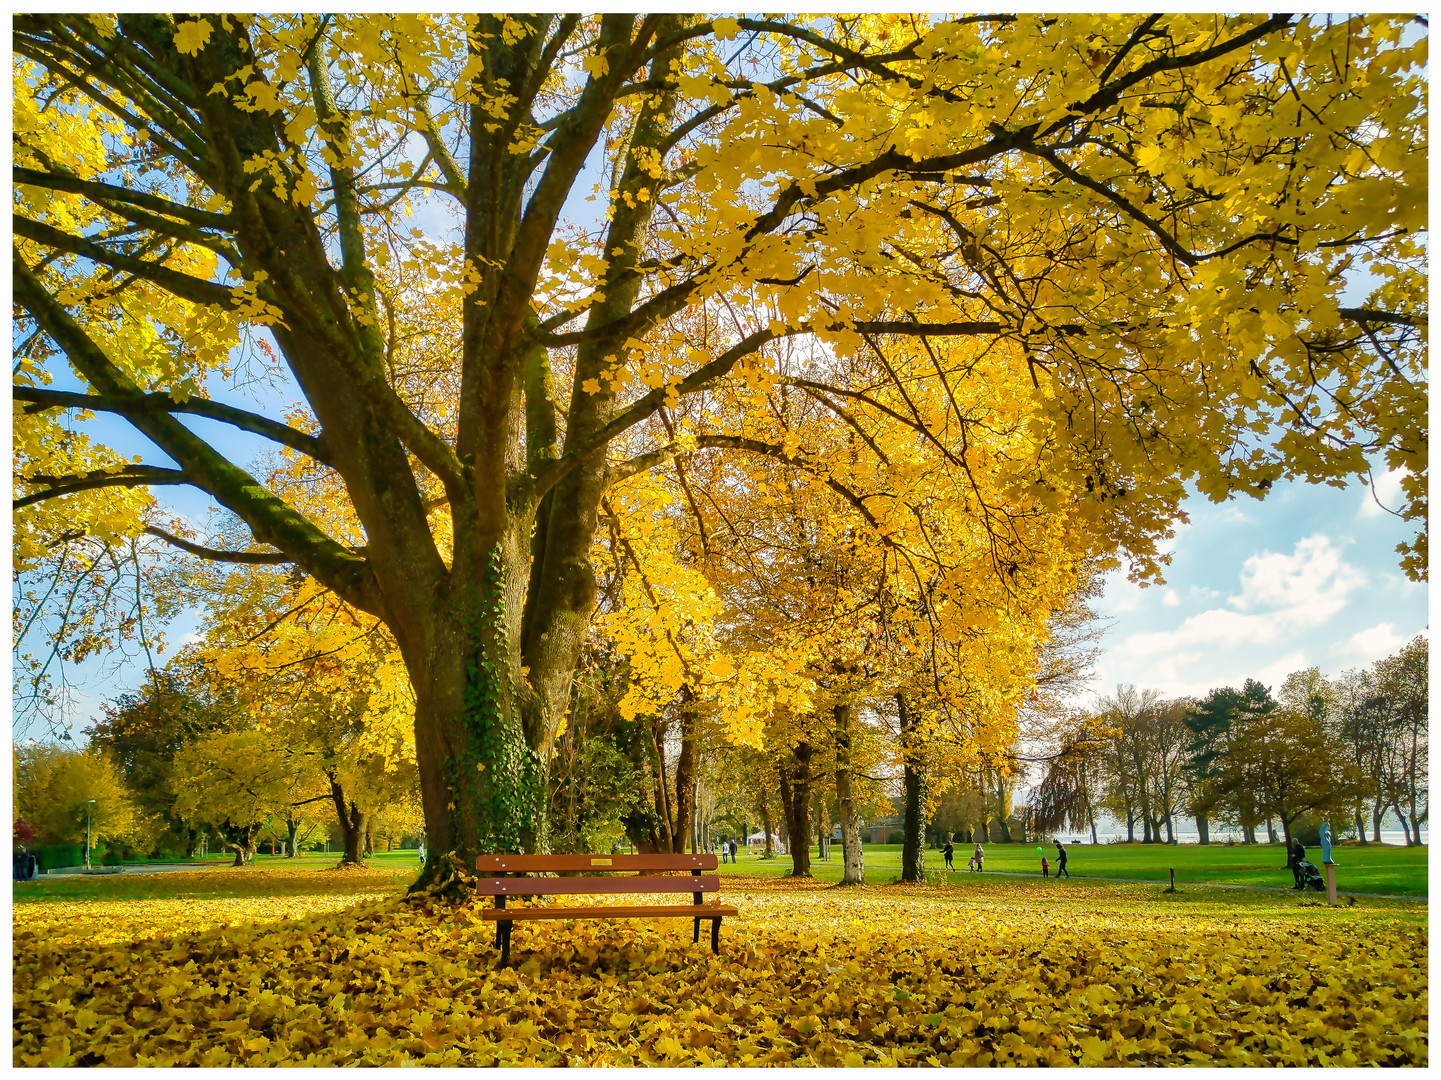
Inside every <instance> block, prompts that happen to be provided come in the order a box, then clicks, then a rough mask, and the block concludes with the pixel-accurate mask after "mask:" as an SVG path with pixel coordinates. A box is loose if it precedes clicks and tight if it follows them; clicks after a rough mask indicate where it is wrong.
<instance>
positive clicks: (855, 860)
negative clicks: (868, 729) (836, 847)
mask: <svg viewBox="0 0 1441 1080" xmlns="http://www.w3.org/2000/svg"><path fill="white" fill-rule="evenodd" d="M833 715H834V716H835V725H836V726H835V740H836V807H837V810H838V812H839V816H840V819H841V850H842V858H843V859H844V860H845V866H844V868H843V870H842V872H841V884H842V885H864V884H865V883H866V861H865V853H864V851H863V849H862V848H861V825H860V814H859V813H858V811H857V808H856V798H855V791H854V787H853V778H852V776H851V739H852V736H853V730H854V727H855V721H856V707H855V705H853V704H851V703H849V702H846V703H844V704H839V705H836V706H835V708H834V710H833ZM806 856H807V859H809V857H810V848H809V847H807V848H806ZM806 871H807V873H809V871H810V867H809V866H807V868H806Z"/></svg>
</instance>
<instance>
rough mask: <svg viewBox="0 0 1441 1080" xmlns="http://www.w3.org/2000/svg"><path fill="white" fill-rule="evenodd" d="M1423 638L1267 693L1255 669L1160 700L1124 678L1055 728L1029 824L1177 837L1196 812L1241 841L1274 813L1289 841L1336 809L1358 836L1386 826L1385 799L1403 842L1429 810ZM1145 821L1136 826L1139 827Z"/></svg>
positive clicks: (1208, 825) (1204, 835)
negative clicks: (1198, 692)
mask: <svg viewBox="0 0 1441 1080" xmlns="http://www.w3.org/2000/svg"><path fill="white" fill-rule="evenodd" d="M1426 663H1427V642H1426V639H1425V638H1424V637H1419V636H1418V637H1416V638H1414V639H1413V640H1412V641H1411V642H1409V643H1408V644H1407V645H1406V646H1405V647H1404V648H1403V649H1402V650H1401V651H1400V652H1398V653H1396V654H1395V655H1393V656H1388V657H1386V658H1384V659H1382V660H1379V661H1377V662H1376V663H1375V664H1373V665H1372V666H1371V667H1369V668H1364V669H1354V670H1351V671H1347V672H1344V673H1342V674H1341V675H1339V676H1336V677H1335V678H1330V679H1328V678H1326V677H1325V676H1323V675H1322V674H1321V672H1320V670H1319V669H1317V668H1314V667H1311V668H1306V669H1304V670H1302V671H1297V672H1294V673H1292V674H1291V675H1290V676H1288V677H1287V678H1286V680H1285V681H1284V682H1283V684H1282V685H1281V688H1280V690H1279V691H1278V692H1277V693H1276V694H1275V695H1274V696H1273V695H1272V692H1271V689H1270V688H1268V687H1266V686H1263V685H1262V684H1261V683H1259V682H1257V681H1256V680H1254V679H1247V680H1246V682H1245V683H1244V685H1242V686H1241V687H1240V688H1239V689H1237V688H1235V687H1229V686H1228V687H1220V688H1217V689H1215V690H1212V691H1211V692H1210V693H1209V694H1207V695H1206V697H1205V698H1202V699H1200V700H1196V699H1193V698H1177V699H1172V700H1166V699H1165V698H1164V697H1163V696H1162V695H1161V694H1160V693H1159V692H1158V691H1155V690H1144V689H1143V690H1138V689H1137V688H1136V687H1134V686H1121V687H1118V688H1117V690H1116V692H1115V693H1114V694H1112V695H1110V696H1108V697H1105V698H1102V699H1101V700H1100V702H1099V703H1098V706H1097V708H1095V709H1093V710H1092V711H1090V712H1088V713H1084V714H1079V715H1076V716H1073V717H1071V718H1069V720H1068V721H1067V722H1065V723H1063V724H1061V725H1060V726H1059V727H1058V728H1057V731H1056V739H1055V741H1056V747H1055V752H1054V753H1053V754H1051V755H1049V756H1048V757H1047V758H1046V760H1045V761H1044V774H1043V777H1042V780H1041V782H1040V784H1039V785H1038V786H1037V787H1036V788H1035V789H1034V790H1033V792H1032V794H1031V797H1030V800H1029V803H1028V806H1029V810H1030V815H1031V822H1032V825H1033V827H1034V828H1035V829H1037V830H1040V831H1050V830H1056V829H1070V830H1075V831H1082V830H1086V829H1089V830H1090V832H1091V837H1092V840H1093V841H1094V840H1095V839H1096V816H1097V814H1098V813H1101V812H1104V813H1107V814H1109V815H1111V816H1112V817H1113V818H1114V819H1115V820H1116V821H1118V822H1123V823H1124V824H1125V828H1126V839H1127V840H1128V841H1136V840H1138V839H1139V840H1140V841H1141V842H1142V843H1161V842H1165V843H1174V842H1175V822H1176V820H1177V819H1178V818H1180V817H1191V818H1194V819H1195V822H1196V831H1197V833H1198V835H1199V838H1200V842H1201V843H1203V844H1206V843H1210V842H1211V833H1212V830H1214V829H1217V828H1218V827H1224V828H1228V829H1236V830H1239V831H1240V832H1241V834H1242V837H1243V840H1244V842H1245V843H1248V844H1252V843H1256V842H1257V840H1258V830H1261V829H1264V830H1265V832H1266V839H1267V840H1268V841H1271V842H1274V841H1275V840H1276V839H1277V838H1278V837H1277V833H1276V829H1277V826H1278V825H1279V828H1280V833H1281V837H1283V838H1284V839H1285V841H1286V842H1287V843H1288V844H1289V843H1290V841H1291V838H1292V836H1293V835H1294V834H1296V833H1297V831H1298V830H1300V831H1302V832H1304V833H1307V834H1311V833H1314V831H1315V830H1316V829H1317V828H1318V827H1319V825H1320V823H1321V822H1322V821H1330V822H1332V824H1333V827H1335V828H1336V830H1337V832H1338V834H1339V833H1341V832H1349V831H1354V833H1355V835H1356V837H1357V839H1358V840H1359V841H1360V842H1361V843H1363V844H1364V843H1367V842H1368V837H1367V831H1368V828H1369V831H1370V837H1369V840H1370V841H1377V842H1379V841H1380V839H1381V822H1382V819H1383V818H1384V817H1385V816H1386V814H1387V813H1388V812H1389V813H1391V814H1393V815H1395V817H1396V819H1397V820H1398V821H1399V822H1400V824H1401V828H1402V830H1403V832H1404V834H1405V836H1406V842H1407V844H1408V845H1416V844H1419V843H1420V842H1421V827H1422V826H1423V825H1424V824H1425V822H1426V820H1427V817H1428V813H1429V810H1428V791H1427V771H1428V760H1429V759H1428V747H1427V669H1426ZM1138 834H1139V835H1138Z"/></svg>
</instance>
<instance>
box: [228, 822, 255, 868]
mask: <svg viewBox="0 0 1441 1080" xmlns="http://www.w3.org/2000/svg"><path fill="white" fill-rule="evenodd" d="M259 835H260V826H259V825H244V826H236V827H232V828H227V829H225V830H224V832H223V836H224V841H225V850H226V851H233V852H234V853H235V861H234V862H233V863H231V864H230V865H231V866H249V865H250V864H251V863H252V862H253V861H254V859H255V838H256V837H257V836H259Z"/></svg>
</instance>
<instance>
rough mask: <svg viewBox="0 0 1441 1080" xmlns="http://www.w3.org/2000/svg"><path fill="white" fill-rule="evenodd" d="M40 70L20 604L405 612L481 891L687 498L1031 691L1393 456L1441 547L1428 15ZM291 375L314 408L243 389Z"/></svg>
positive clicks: (403, 623)
mask: <svg viewBox="0 0 1441 1080" xmlns="http://www.w3.org/2000/svg"><path fill="white" fill-rule="evenodd" d="M14 49H15V68H14V88H15V114H14V131H15V142H14V174H13V175H14V182H15V189H14V191H15V195H14V211H15V219H14V232H15V246H14V293H15V301H16V304H17V307H18V311H19V317H20V328H19V332H18V333H17V337H16V340H17V342H18V343H19V344H18V345H17V350H16V353H17V355H16V366H15V373H16V374H15V384H16V385H15V389H14V396H15V401H16V448H17V449H16V455H15V457H16V469H17V482H18V487H17V499H16V506H17V508H19V509H21V510H23V511H24V513H23V514H21V515H20V516H19V518H18V520H17V560H18V565H19V567H20V568H21V570H22V571H23V570H27V569H34V568H36V567H39V566H41V565H42V564H46V565H49V566H53V565H54V564H55V561H56V560H57V559H63V558H70V557H73V556H74V554H75V551H74V545H80V544H86V543H89V544H96V545H99V547H100V548H102V549H106V548H107V545H110V544H112V543H113V542H115V541H116V540H117V538H118V539H119V540H121V541H126V542H131V543H133V542H134V539H135V538H136V537H138V536H140V535H142V534H145V533H149V535H151V536H152V537H158V538H159V539H162V540H165V541H166V542H173V543H176V544H178V545H179V546H180V547H181V548H183V549H184V550H186V551H188V552H190V553H191V554H195V555H200V556H202V557H206V558H209V559H212V560H220V561H223V562H227V563H262V564H263V563H289V564H293V566H294V567H295V570H296V573H297V574H302V575H304V576H305V577H306V578H308V579H311V580H313V581H314V582H315V583H317V586H318V587H320V588H323V589H325V590H328V591H329V592H330V593H332V594H333V595H334V596H335V597H336V598H338V599H339V600H341V601H343V602H344V603H345V604H346V605H348V606H349V607H350V608H352V609H355V610H356V611H358V612H360V613H364V614H365V615H366V616H368V617H370V618H372V619H374V620H378V621H379V622H380V623H383V624H384V626H385V627H386V628H387V631H388V633H389V634H390V635H392V636H393V639H394V642H395V647H396V649H397V650H398V652H399V655H400V657H401V658H402V660H403V663H404V666H405V669H406V671H407V673H408V675H409V678H410V682H411V684H412V688H413V692H414V702H415V748H416V756H417V759H418V764H419V770H420V777H421V786H422V790H423V792H424V802H425V816H426V828H427V833H428V835H429V837H430V838H431V842H432V862H433V864H434V865H435V866H437V867H438V866H440V865H441V862H440V859H441V854H442V853H445V852H449V851H456V852H459V853H461V854H462V855H468V854H470V853H473V852H475V851H478V850H485V849H488V848H495V847H513V846H527V847H533V846H539V845H543V844H544V842H545V839H544V834H545V821H544V816H545V815H544V804H545V799H544V777H545V770H546V767H547V762H548V761H549V758H550V756H551V754H552V752H553V749H554V746H555V742H556V738H557V735H558V731H559V727H560V724H561V723H562V720H563V718H564V716H565V713H566V708H567V702H568V700H569V695H570V692H571V685H572V679H573V675H574V672H575V669H576V664H577V662H578V659H579V657H580V655H581V649H582V646H583V643H584V641H585V639H586V635H587V633H588V631H589V629H590V626H591V621H592V619H593V617H594V614H595V610H596V604H597V575H596V570H595V564H594V561H593V553H594V546H595V544H596V541H597V536H598V532H599V531H600V530H601V528H602V522H603V520H605V519H608V518H609V517H610V516H611V512H610V511H609V510H608V509H606V506H607V502H608V500H609V497H610V495H611V494H612V493H615V496H616V499H617V501H619V500H620V498H621V494H620V493H621V492H628V491H632V490H634V489H632V488H628V487H627V485H628V484H630V483H635V484H642V483H644V482H645V481H644V480H643V474H646V473H649V472H651V471H654V470H670V471H671V472H677V473H678V475H677V476H676V484H675V486H674V487H669V486H668V487H667V491H668V496H669V498H670V500H671V501H672V503H673V504H674V505H678V506H684V505H685V503H686V502H689V501H690V500H694V503H695V507H699V506H700V498H699V497H698V496H697V495H696V492H695V491H694V490H691V491H685V490H684V489H685V488H686V487H687V484H686V480H685V477H684V475H683V474H680V473H679V470H681V469H682V467H685V468H690V469H691V470H692V472H693V474H695V475H697V476H701V475H704V476H705V477H706V480H707V485H708V486H710V487H711V488H712V490H714V491H715V492H716V493H717V495H716V499H715V504H711V503H707V504H706V505H709V506H711V510H712V512H713V513H715V514H719V513H720V510H721V508H722V507H723V505H724V504H725V502H726V500H727V499H728V498H731V497H732V496H733V495H734V493H735V491H736V490H737V489H738V488H742V487H746V486H750V487H751V488H757V486H758V485H760V484H766V485H774V484H778V483H783V484H785V485H788V486H791V487H793V488H794V489H796V490H798V491H801V490H804V491H805V492H807V494H806V495H805V496H804V498H805V499H806V500H809V501H810V502H811V504H812V505H814V506H815V507H816V510H817V512H820V502H819V500H822V499H824V500H830V503H831V504H832V505H827V506H826V507H825V511H824V512H825V513H826V514H827V515H828V516H827V519H826V521H825V522H824V523H822V524H823V525H824V527H826V528H828V529H830V530H832V532H831V535H830V536H828V537H826V540H827V542H829V543H831V544H842V543H846V542H849V543H853V544H854V545H855V552H856V554H855V556H854V560H855V563H856V565H857V566H866V567H867V568H868V573H869V574H870V575H871V578H870V579H871V580H876V579H877V578H878V577H880V576H882V575H883V576H884V580H885V581H886V582H888V583H889V588H890V589H891V590H892V593H891V595H890V596H889V597H888V598H887V602H888V603H890V604H892V605H893V610H897V611H899V610H908V611H909V612H910V613H911V615H912V616H914V619H915V620H917V621H919V622H924V623H926V624H927V625H929V626H932V627H933V628H934V629H935V630H936V632H937V634H938V635H939V636H938V638H937V640H940V641H952V642H955V641H959V640H961V638H962V637H963V636H964V635H963V634H962V630H964V631H965V632H966V634H968V635H969V637H970V640H969V641H968V643H967V646H968V647H980V648H981V649H982V650H983V651H984V650H985V649H986V648H988V647H989V646H990V645H992V644H996V645H1004V642H1003V641H1002V638H1003V637H1004V635H1005V634H1007V633H1009V632H1010V630H1009V628H1011V627H1015V626H1018V625H1021V624H1025V625H1028V626H1031V627H1033V629H1032V630H1030V631H1028V632H1027V634H1023V635H1022V636H1023V637H1025V636H1027V635H1029V638H1030V644H1034V643H1035V641H1036V640H1038V639H1039V638H1041V637H1043V631H1042V629H1041V628H1043V627H1044V625H1045V622H1046V620H1047V618H1048V616H1049V614H1050V612H1051V611H1052V610H1053V609H1055V608H1057V607H1060V606H1061V605H1062V603H1063V602H1064V598H1065V595H1066V593H1067V591H1068V589H1069V588H1070V581H1071V579H1072V577H1073V575H1074V572H1075V567H1076V565H1077V564H1078V562H1079V561H1080V560H1082V559H1084V558H1087V557H1097V556H1099V557H1101V558H1102V559H1111V558H1114V557H1116V556H1118V555H1123V556H1124V557H1126V558H1128V559H1129V560H1130V562H1131V565H1132V567H1133V569H1134V570H1135V571H1136V572H1137V573H1141V574H1149V573H1154V572H1155V571H1156V570H1157V568H1158V561H1157V560H1158V557H1157V554H1156V552H1157V547H1156V545H1157V542H1158V541H1159V540H1160V539H1162V538H1164V537H1165V536H1166V535H1167V533H1168V531H1169V529H1170V527H1171V524H1172V522H1173V521H1174V520H1175V519H1176V516H1177V513H1178V506H1179V504H1180V501H1181V499H1182V498H1183V497H1184V495H1185V493H1186V490H1187V485H1188V484H1190V485H1194V486H1195V487H1196V488H1197V489H1199V491H1201V492H1202V493H1203V494H1204V495H1206V496H1207V497H1210V498H1212V499H1224V498H1227V497H1229V496H1230V495H1232V494H1233V493H1236V492H1249V493H1253V494H1260V493H1263V492H1264V491H1265V490H1266V488H1267V487H1269V486H1270V485H1271V484H1272V483H1273V482H1274V481H1276V480H1277V479H1278V478H1280V477H1283V476H1301V477H1305V478H1307V479H1309V480H1312V481H1328V482H1342V481H1344V480H1345V478H1347V477H1351V476H1354V475H1357V474H1362V473H1364V472H1365V471H1366V470H1367V469H1368V467H1369V461H1370V460H1372V459H1374V458H1376V457H1377V456H1379V457H1380V458H1381V459H1383V460H1384V461H1385V463H1386V464H1387V466H1388V467H1390V468H1404V469H1405V470H1407V478H1406V479H1405V481H1404V482H1403V487H1404V490H1405V494H1406V497H1407V504H1406V506H1405V508H1404V510H1403V513H1404V514H1405V516H1406V517H1407V518H1408V519H1410V520H1412V521H1415V522H1417V523H1418V527H1423V528H1424V525H1423V524H1422V523H1424V520H1425V474H1426V441H1425V423H1426V420H1425V402H1426V384H1425V366H1424V365H1425V359H1424V356H1425V340H1424V339H1425V328H1426V318H1427V316H1426V306H1425V305H1426V283H1425V265H1424V247H1423V239H1424V230H1425V227H1426V218H1425V199H1424V192H1425V187H1426V171H1425V170H1426V117H1425V80H1424V63H1425V38H1424V34H1418V33H1416V32H1414V31H1408V29H1407V21H1406V20H1405V19H1402V18H1399V17H1395V16H1353V17H1349V18H1342V17H1339V16H1328V17H1300V16H1287V15H1275V16H1270V17H1261V16H1236V17H1223V16H1215V15H1150V16H1141V15H1121V16H1100V15H1074V16H1065V17H1041V16H1036V15H1021V16H1012V15H981V16H971V17H966V18H957V19H946V18H941V17H914V16H906V15H894V14H887V15H866V16H860V17H856V18H847V19H841V18H838V17H812V18H800V19H781V18H740V19H736V18H715V19H712V18H708V17H694V16H681V15H670V14H664V15H647V16H633V15H621V14H606V15H600V16H587V17H582V16H575V15H565V16H558V15H523V16H500V15H478V16H474V15H455V16H437V17H430V16H414V15H399V14H397V15H362V16H344V15H300V16H290V15H282V16H237V15H224V16H216V15H211V16H187V15H180V16H174V17H171V16H168V15H150V14H146V15H125V16H121V17H119V18H118V20H117V19H116V18H115V17H111V16H68V15H22V16H18V17H17V18H16V19H15V20H14ZM408 213H409V214H414V215H416V216H417V220H423V221H425V222H426V223H428V224H427V226H426V227H420V228H417V227H415V225H414V224H413V223H412V222H407V220H406V215H407V214H408ZM437 222H438V223H441V225H440V226H439V227H437V226H436V225H435V224H434V223H437ZM245 349H248V350H250V352H251V354H252V356H253V362H254V363H255V364H257V365H259V367H261V368H267V367H268V368H270V369H271V370H273V371H274V372H276V373H279V374H281V375H283V379H284V381H285V383H286V384H287V385H290V386H293V388H294V390H295V394H296V398H297V400H296V401H295V402H294V403H293V404H292V405H291V406H290V407H289V408H287V409H285V410H284V411H283V415H281V416H272V415H263V414H262V413H260V412H256V411H253V410H251V409H248V408H242V407H240V406H239V405H236V404H233V403H230V402H226V401H222V400H220V399H219V397H217V396H214V394H215V392H216V391H218V390H219V389H220V388H221V387H222V386H223V385H224V381H225V379H224V377H225V375H226V374H228V373H229V372H230V371H231V370H232V367H233V365H234V364H235V363H236V362H237V361H236V357H237V356H239V355H240V354H241V352H242V351H243V350H245ZM71 376H73V380H72V379H71ZM56 379H59V380H61V382H62V383H65V384H70V383H71V382H72V381H74V382H75V383H76V384H77V385H78V389H73V390H71V389H55V388H52V386H51V384H52V382H53V381H54V380H56ZM97 412H101V413H112V414H115V415H116V416H118V417H121V418H123V419H124V420H125V421H127V422H128V423H129V424H130V425H132V426H133V428H134V429H135V430H136V431H137V432H138V433H140V434H141V435H143V436H144V437H145V438H146V439H148V440H149V442H150V443H152V444H153V445H154V446H155V447H156V448H157V450H158V451H159V453H158V455H157V456H156V457H155V458H154V460H153V461H130V460H127V458H126V457H125V456H124V455H121V454H118V453H117V452H115V451H114V450H112V449H109V448H107V447H106V446H103V445H100V444H99V443H96V442H94V441H91V440H88V439H87V438H86V437H85V436H84V434H82V433H77V432H76V431H74V430H73V429H72V427H71V426H68V425H67V422H66V420H65V417H66V416H68V415H78V416H80V417H85V416H90V415H93V414H95V413H97ZM215 423H219V424H222V425H228V426H230V427H232V428H235V429H238V430H241V431H244V432H247V433H249V434H251V435H255V436H259V437H261V438H263V439H266V440H269V441H270V442H272V443H273V444H275V446H276V448H277V451H278V454H279V460H280V461H281V462H282V463H283V464H282V466H281V468H283V469H285V470H289V473H290V475H291V477H292V478H293V480H294V481H295V485H292V487H291V488H287V487H286V485H285V484H283V483H281V482H279V481H278V480H276V478H275V476H274V475H271V476H266V475H265V474H264V472H263V471H261V470H257V469H255V468H254V467H253V466H250V465H248V464H247V463H244V462H240V461H237V460H234V459H233V458H232V457H228V456H227V455H226V453H225V452H224V451H223V449H222V443H221V441H220V440H215V439H209V438H207V437H206V432H207V431H209V430H213V429H212V428H211V427H210V426H207V425H213V424H215ZM687 462H690V463H691V464H690V465H686V463H687ZM279 471H280V470H276V472H279ZM257 472H260V473H261V474H260V475H257ZM667 475H669V473H667ZM667 483H668V484H669V482H667ZM179 484H183V485H190V486H193V487H195V488H198V489H199V490H201V491H203V492H205V493H206V494H207V495H209V496H210V497H211V498H213V499H214V500H215V502H216V503H218V504H219V505H220V506H222V507H224V508H226V509H227V510H228V511H229V512H231V513H233V514H234V515H235V517H236V519H238V521H239V522H240V523H242V524H243V529H242V530H241V533H242V535H241V537H240V538H241V540H242V541H243V542H242V543H241V544H239V545H235V546H226V545H222V544H219V543H217V542H215V541H210V542H197V541H196V540H194V539H190V538H187V537H185V536H181V535H179V534H178V533H177V532H176V531H175V530H174V529H172V528H166V527H164V525H163V523H162V522H161V520H160V517H159V511H158V509H157V507H156V504H154V503H153V502H151V501H149V500H148V498H147V497H146V496H144V495H141V494H140V493H139V492H140V491H141V489H145V488H154V487H157V486H159V487H163V486H166V485H179ZM296 485H298V486H301V487H304V486H309V487H312V488H315V489H319V488H324V490H325V491H326V492H327V496H326V498H325V499H324V500H306V499H304V498H301V497H299V496H297V495H296V494H295V490H294V488H295V486H296ZM116 489H119V491H118V493H117V491H116ZM759 490H762V491H764V490H765V488H759ZM695 507H693V510H694V513H695V515H696V518H697V522H698V524H697V528H698V530H703V529H704V528H705V526H706V524H707V523H706V522H705V521H704V517H705V513H706V511H704V510H701V509H698V508H695ZM847 530H850V535H849V536H847V535H846V531H847ZM1402 554H1403V562H1404V564H1405V566H1406V568H1407V570H1408V571H1409V572H1411V573H1412V574H1413V575H1422V574H1424V571H1425V539H1424V533H1423V534H1421V535H1419V536H1418V537H1417V538H1416V540H1415V541H1413V542H1412V543H1411V544H1409V545H1407V546H1406V549H1405V550H1404V551H1403V552H1402ZM83 558H84V559H86V560H88V562H87V563H86V565H88V566H89V567H92V568H93V567H95V566H98V565H99V564H100V558H99V556H98V555H96V556H94V557H93V558H92V557H91V556H90V555H85V556H84V557H83ZM47 560H48V563H47ZM982 608H989V609H990V610H991V612H992V614H989V615H988V614H986V613H984V612H983V611H981V610H980V609H982ZM978 612H979V613H978ZM993 632H994V634H995V635H997V636H996V637H994V638H991V639H989V640H980V639H985V638H986V637H987V635H989V634H992V633H993ZM930 655H931V656H932V657H933V658H935V657H939V656H943V655H944V650H941V651H939V652H937V651H934V650H933V651H932V652H931V653H930ZM1019 666H1020V667H1024V666H1025V665H1024V664H1021V665H1019ZM1009 677H1010V676H1008V678H1009ZM1012 681H1014V679H1012ZM695 689H701V688H700V687H696V688H695ZM1011 689H1015V688H1014V687H1012V688H1011ZM996 722H998V723H1004V722H1006V721H1005V720H1004V718H1002V719H999V720H997V721H996Z"/></svg>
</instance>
